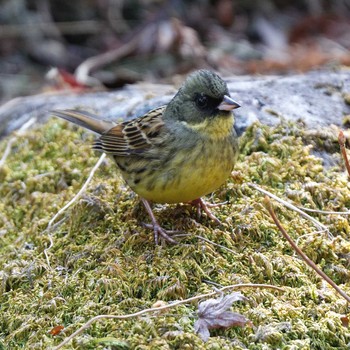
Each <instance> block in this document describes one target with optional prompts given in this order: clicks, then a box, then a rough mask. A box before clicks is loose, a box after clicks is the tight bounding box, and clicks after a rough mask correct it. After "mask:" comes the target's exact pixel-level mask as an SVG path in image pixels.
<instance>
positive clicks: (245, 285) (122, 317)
mask: <svg viewBox="0 0 350 350" xmlns="http://www.w3.org/2000/svg"><path fill="white" fill-rule="evenodd" d="M240 288H269V289H274V290H278V291H280V292H284V289H283V288H280V287H276V286H273V285H270V284H254V283H242V284H233V285H230V286H226V287H222V288H220V289H215V290H214V291H213V292H210V293H206V294H200V295H196V296H194V297H191V298H188V299H184V300H179V301H176V302H173V303H171V304H167V305H163V306H159V307H152V308H149V309H144V310H141V311H138V312H135V313H133V314H127V315H98V316H95V317H93V318H91V319H90V320H89V321H87V322H86V323H85V324H84V325H82V326H81V327H80V328H79V329H77V330H76V331H75V332H74V333H72V334H71V335H70V336H69V337H67V338H66V339H65V340H64V341H63V342H62V343H61V344H59V345H58V346H57V347H55V348H54V349H53V350H59V349H61V348H62V347H63V346H64V345H66V344H67V343H69V342H70V341H71V340H72V339H73V338H75V337H76V336H78V335H79V334H80V333H82V332H83V331H84V330H85V329H87V328H89V327H90V326H91V325H92V324H93V323H94V322H95V321H98V320H101V319H118V320H125V319H128V318H132V317H137V316H141V315H143V314H145V313H150V312H156V311H161V310H166V309H171V308H173V307H175V306H178V305H182V304H187V303H190V302H192V301H195V300H199V299H203V298H207V297H210V296H212V295H215V294H222V292H224V291H225V290H228V289H240Z"/></svg>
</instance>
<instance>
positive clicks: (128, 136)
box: [93, 106, 166, 157]
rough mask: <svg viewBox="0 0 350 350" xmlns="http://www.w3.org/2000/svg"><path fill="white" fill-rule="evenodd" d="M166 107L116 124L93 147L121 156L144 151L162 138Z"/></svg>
mask: <svg viewBox="0 0 350 350" xmlns="http://www.w3.org/2000/svg"><path fill="white" fill-rule="evenodd" d="M165 107H166V106H162V107H159V108H156V109H153V110H151V111H150V112H148V113H147V114H145V115H144V116H142V117H140V118H137V119H133V120H130V121H127V122H124V123H121V124H118V125H116V126H114V127H113V128H111V129H109V130H108V131H106V132H104V133H103V134H102V135H101V137H100V138H99V139H97V140H96V141H95V142H94V145H93V149H96V150H100V151H103V152H106V153H109V154H113V155H116V156H121V157H123V156H128V155H131V154H140V153H143V152H144V151H146V150H148V149H149V148H151V147H152V145H154V144H156V143H159V142H160V141H161V140H162V134H163V131H164V130H165V126H164V121H163V119H162V116H163V112H164V110H165Z"/></svg>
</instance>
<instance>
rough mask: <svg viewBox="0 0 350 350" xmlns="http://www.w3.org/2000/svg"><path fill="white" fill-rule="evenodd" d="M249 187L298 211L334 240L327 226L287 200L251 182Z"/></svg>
mask: <svg viewBox="0 0 350 350" xmlns="http://www.w3.org/2000/svg"><path fill="white" fill-rule="evenodd" d="M248 186H250V187H252V188H254V189H256V190H257V191H259V192H262V193H264V194H265V195H267V196H269V197H271V198H273V199H274V200H276V201H277V202H279V203H282V204H283V205H284V206H286V207H287V208H289V209H292V210H294V211H296V212H297V213H299V214H300V215H301V216H303V217H304V218H306V219H308V220H310V221H311V222H313V223H314V225H315V226H316V227H317V228H318V229H319V230H321V231H326V232H327V233H328V236H329V237H330V238H333V235H332V234H331V233H330V232H329V230H328V228H327V226H325V225H323V224H321V223H320V222H319V221H318V220H316V219H315V218H313V217H312V216H310V215H308V214H306V213H304V212H303V211H302V210H300V209H299V208H298V207H296V206H295V205H293V204H291V203H289V202H287V201H285V200H283V199H281V198H279V197H277V196H275V195H274V194H272V193H271V192H269V191H266V190H264V189H263V188H261V187H259V186H257V185H255V184H253V183H250V182H249V183H248Z"/></svg>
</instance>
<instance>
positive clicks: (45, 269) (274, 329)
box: [0, 119, 350, 350]
mask: <svg viewBox="0 0 350 350" xmlns="http://www.w3.org/2000/svg"><path fill="white" fill-rule="evenodd" d="M329 134H330V130H324V131H323V132H322V133H320V134H316V133H310V132H307V131H303V129H302V128H301V125H297V124H292V123H285V122H284V123H282V124H281V125H279V126H277V127H273V128H271V127H266V126H262V125H260V124H255V125H253V126H252V127H250V128H249V129H248V130H247V132H246V133H245V135H244V136H243V137H242V139H241V149H242V150H241V156H240V159H239V162H238V163H237V165H236V167H235V171H234V173H233V177H232V179H230V180H229V181H228V183H227V184H226V185H225V186H224V187H222V188H221V189H218V190H217V191H216V193H215V194H214V198H215V201H218V202H220V201H228V202H229V203H228V204H226V205H224V206H221V207H219V208H215V209H214V211H215V214H216V215H217V216H218V217H219V218H220V219H221V220H222V222H224V224H223V225H222V226H221V227H218V226H216V225H214V224H213V223H212V222H210V221H209V220H207V218H205V217H203V218H202V220H200V222H196V221H195V218H196V213H195V210H194V209H192V208H190V207H189V206H176V205H164V206H157V210H156V215H157V217H158V218H159V221H160V223H161V224H162V225H164V227H167V228H173V229H177V230H182V231H186V232H187V233H189V234H190V236H188V237H186V238H183V239H182V240H180V243H179V244H178V245H176V246H157V247H156V246H154V242H153V234H152V232H150V231H149V230H146V229H144V228H143V227H142V226H141V222H146V221H148V218H147V216H146V214H145V212H144V211H143V209H142V208H141V206H140V205H139V203H138V200H137V197H136V196H135V195H134V194H133V193H132V192H131V191H130V190H129V189H127V188H126V187H125V186H124V184H123V181H122V180H121V178H120V177H119V175H118V173H117V171H116V169H115V166H114V164H113V162H112V161H111V160H107V161H106V162H105V163H104V164H103V165H102V166H101V168H100V169H99V170H98V171H97V173H96V175H95V177H94V179H93V181H92V183H91V184H90V185H89V188H88V190H87V191H86V193H85V194H84V195H83V197H82V198H80V200H78V202H77V203H75V205H74V206H73V207H71V208H69V209H68V211H67V212H65V213H64V215H63V216H62V217H61V218H60V219H62V221H60V222H59V224H58V225H57V226H55V228H54V230H53V232H52V233H51V234H52V238H53V247H52V248H51V249H50V250H49V251H48V257H49V262H50V266H49V265H48V262H47V260H46V258H45V255H44V249H46V248H47V247H48V246H49V244H50V241H49V237H48V232H47V231H45V229H46V228H47V225H48V222H49V221H50V219H51V218H52V217H53V216H54V215H55V214H56V212H57V211H58V210H59V209H60V208H61V207H63V206H64V205H65V204H66V203H67V202H68V201H69V200H70V199H71V198H72V197H73V196H74V194H75V193H77V192H78V191H79V189H80V187H81V185H82V183H83V182H84V181H85V180H86V178H87V176H88V174H89V172H90V170H91V168H92V167H93V165H94V164H95V163H96V161H97V159H98V156H97V155H95V154H94V153H93V152H92V151H91V150H90V148H89V144H90V142H91V141H92V139H93V137H92V136H91V134H89V133H87V132H85V131H84V130H82V129H80V128H76V127H74V126H70V125H68V124H66V123H64V122H61V121H58V120H56V119H52V120H51V121H50V122H49V123H47V124H46V125H43V126H40V127H38V129H36V130H31V131H28V132H27V133H26V134H25V135H23V136H20V137H18V138H17V141H16V142H15V144H14V145H13V149H12V152H11V154H10V156H9V158H8V159H7V160H6V164H5V165H4V166H3V168H1V169H0V179H1V180H2V181H1V183H0V196H1V198H2V200H1V202H0V212H1V215H0V269H1V270H0V279H1V284H0V349H2V348H3V349H6V348H9V349H20V348H30V349H42V348H49V347H52V346H55V345H58V344H59V343H60V342H61V341H62V340H63V339H64V338H65V337H66V336H67V335H69V334H71V333H73V332H74V331H75V330H76V329H77V328H78V327H79V326H81V325H82V324H83V323H85V322H86V321H87V320H88V319H90V318H91V317H93V316H96V315H98V314H116V315H123V314H128V313H132V312H137V311H140V310H142V309H145V308H149V307H151V306H152V305H153V304H154V303H155V302H156V301H157V300H163V301H172V300H177V299H183V298H187V297H190V296H193V295H197V294H200V293H204V292H208V291H211V290H212V288H213V287H212V285H211V284H208V283H207V281H211V282H214V283H216V284H219V285H223V286H224V285H229V284H235V283H247V282H251V283H270V284H274V285H277V286H281V287H284V288H285V292H284V293H276V292H274V291H271V290H267V289H257V290H254V289H246V290H244V291H243V293H244V294H245V295H246V297H247V298H248V299H247V301H246V302H243V303H239V304H237V305H234V309H235V311H236V312H240V313H242V314H244V315H245V316H246V317H248V318H249V319H250V320H251V321H252V323H253V324H254V327H246V328H243V329H240V328H235V327H233V328H230V329H226V330H223V329H218V330H213V331H212V337H211V338H210V340H209V341H208V342H207V343H203V342H202V341H201V340H200V338H199V337H198V336H197V335H195V334H194V332H193V323H194V321H195V316H196V305H195V304H193V305H182V306H180V307H177V308H175V309H171V310H168V311H167V312H165V313H161V314H152V315H144V316H142V317H139V318H135V319H128V320H124V321H116V320H114V321H112V320H105V321H99V322H97V323H95V324H93V325H92V326H91V327H90V328H89V329H87V330H86V331H85V332H84V333H83V334H81V335H79V336H78V337H76V338H74V340H73V341H72V342H71V343H70V344H69V345H68V346H67V347H66V348H69V349H211V350H215V349H247V348H248V349H267V348H283V349H333V348H346V346H347V344H349V342H350V332H349V330H348V329H347V328H344V327H343V326H342V325H341V320H340V316H341V315H342V314H346V313H348V312H349V310H348V307H347V305H346V302H345V301H344V300H343V299H341V298H340V296H339V295H337V294H336V293H335V292H334V291H333V290H332V289H330V287H328V286H327V285H325V283H324V282H323V281H322V280H321V279H320V278H319V277H318V276H316V275H315V273H314V272H313V271H311V270H310V269H309V268H308V267H307V266H306V265H305V263H304V262H303V261H301V260H300V258H298V257H297V256H296V254H295V253H294V252H293V251H292V250H291V248H290V247H289V245H288V244H287V243H286V242H285V241H284V239H283V238H282V237H281V235H280V233H279V232H278V230H277V228H276V227H275V226H274V224H273V223H272V221H271V219H270V218H269V215H268V213H267V211H266V209H265V208H264V206H263V204H262V196H261V194H260V193H258V192H257V191H255V190H253V189H252V188H251V187H249V186H248V185H247V183H248V182H255V183H256V184H258V185H260V186H263V187H264V188H266V189H268V190H270V191H271V192H273V193H274V194H276V195H278V196H280V197H282V198H285V199H288V200H290V201H293V202H294V203H295V204H296V205H300V206H305V207H308V208H311V209H322V210H338V211H345V210H347V208H348V207H349V205H350V185H349V182H348V180H347V176H346V175H345V173H344V169H343V165H342V163H341V162H340V156H339V154H338V152H337V151H336V150H337V146H336V136H335V137H333V136H332V137H329V136H327V135H329ZM332 135H333V134H332ZM6 142H7V140H6V139H5V140H3V141H2V142H1V143H0V152H3V151H4V149H5V146H6ZM310 144H311V145H313V147H314V148H313V147H312V146H310ZM315 148H317V150H320V149H322V150H324V151H327V152H331V153H334V155H333V156H332V157H334V159H335V161H334V162H335V164H339V165H337V166H333V167H327V168H325V167H324V166H323V163H322V160H321V159H320V158H317V157H316V156H315V155H314V154H313V151H314V149H315ZM275 210H276V213H277V215H278V216H279V218H280V220H281V222H282V224H283V225H284V227H285V228H286V229H287V231H288V232H289V233H290V235H291V236H292V237H294V239H298V238H299V239H298V244H299V245H300V247H301V248H302V249H303V250H304V252H305V253H307V254H308V256H309V257H310V258H311V259H313V260H314V261H315V262H316V263H317V264H319V265H320V267H322V268H323V270H324V271H325V272H326V273H327V274H328V275H329V276H330V277H331V278H333V279H334V280H335V281H336V282H337V283H339V284H340V285H341V286H342V288H343V289H344V290H346V291H347V292H348V293H350V283H349V252H350V244H349V241H348V237H349V232H350V226H349V221H348V217H345V216H343V217H342V216H336V215H321V214H317V213H316V214H312V215H313V216H315V217H316V218H317V219H318V220H320V221H321V222H323V223H324V224H325V225H327V226H328V227H329V228H330V230H331V232H332V234H333V235H334V236H335V239H334V240H332V241H331V240H329V239H328V238H327V237H326V235H325V234H322V233H315V228H314V227H313V226H312V224H311V223H310V222H308V221H306V220H305V219H304V218H301V217H300V216H299V215H298V214H296V213H295V212H292V211H289V210H287V209H286V208H284V207H283V206H281V205H280V204H275ZM60 219H59V220H60ZM196 235H197V236H198V235H199V236H203V237H205V238H207V239H209V240H211V241H213V242H215V243H217V244H220V245H222V246H224V247H227V248H229V249H230V250H231V251H229V250H227V249H224V248H222V247H218V246H214V245H212V244H211V243H208V242H204V241H203V240H200V239H198V238H197V237H195V236H196ZM57 325H63V326H64V327H65V329H64V331H63V332H61V333H60V334H58V335H56V336H53V335H51V334H50V333H49V332H50V330H51V329H52V328H53V327H55V326H57Z"/></svg>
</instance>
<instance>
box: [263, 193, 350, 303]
mask: <svg viewBox="0 0 350 350" xmlns="http://www.w3.org/2000/svg"><path fill="white" fill-rule="evenodd" d="M264 204H265V206H266V208H267V210H268V211H269V213H270V215H271V217H272V219H273V221H274V223H275V224H276V226H277V227H278V229H279V230H280V232H281V233H282V235H283V237H284V238H285V239H286V240H287V241H288V243H289V244H290V245H291V247H292V248H293V249H294V251H295V252H297V254H298V255H299V256H300V257H301V258H302V259H303V260H304V261H305V262H306V263H307V264H308V265H309V266H310V267H311V268H312V269H313V270H314V271H315V272H316V273H317V274H318V275H320V276H321V277H322V278H323V279H324V280H325V281H326V282H327V283H328V284H329V285H330V286H331V287H333V288H334V289H335V290H336V291H337V292H338V293H339V294H340V295H341V296H342V297H343V298H344V299H345V300H346V301H347V302H348V303H349V302H350V296H349V295H347V294H346V293H345V292H344V291H343V290H342V289H340V288H339V287H338V286H337V285H336V284H335V283H334V282H333V281H332V280H331V279H330V278H329V277H328V276H327V275H326V274H325V273H324V272H323V271H322V270H320V269H319V268H318V267H317V265H316V264H315V263H314V262H313V261H312V260H311V259H309V257H308V256H307V255H306V254H305V253H304V252H303V251H302V250H301V249H300V248H299V247H298V246H297V245H296V243H295V242H294V241H293V240H292V239H291V237H290V236H289V235H288V233H287V232H286V230H285V229H284V228H283V226H282V224H281V223H280V222H279V220H278V218H277V216H276V214H275V212H274V210H273V207H272V204H271V202H270V200H269V198H268V197H267V196H265V199H264Z"/></svg>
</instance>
